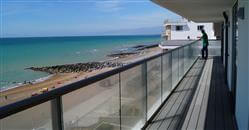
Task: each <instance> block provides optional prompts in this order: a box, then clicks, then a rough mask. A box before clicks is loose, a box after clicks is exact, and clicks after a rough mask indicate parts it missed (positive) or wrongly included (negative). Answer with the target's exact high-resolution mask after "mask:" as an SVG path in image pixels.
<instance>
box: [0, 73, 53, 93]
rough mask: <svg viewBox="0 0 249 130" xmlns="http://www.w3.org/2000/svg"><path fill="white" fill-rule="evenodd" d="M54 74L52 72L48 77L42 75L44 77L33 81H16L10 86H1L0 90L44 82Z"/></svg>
mask: <svg viewBox="0 0 249 130" xmlns="http://www.w3.org/2000/svg"><path fill="white" fill-rule="evenodd" d="M52 76H54V75H53V74H51V75H48V76H46V77H42V78H39V79H35V80H31V81H24V82H22V83H15V84H12V85H9V86H3V87H1V88H0V92H4V91H7V90H10V89H14V88H18V87H21V86H23V85H28V84H36V83H40V82H43V81H45V80H48V79H50V78H51V77H52Z"/></svg>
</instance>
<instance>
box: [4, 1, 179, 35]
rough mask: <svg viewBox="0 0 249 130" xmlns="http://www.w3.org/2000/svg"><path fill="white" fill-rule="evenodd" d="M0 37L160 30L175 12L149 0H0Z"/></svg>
mask: <svg viewBox="0 0 249 130" xmlns="http://www.w3.org/2000/svg"><path fill="white" fill-rule="evenodd" d="M1 12H2V13H1V18H2V33H1V37H32V36H73V35H77V36H78V35H129V34H130V35H132V34H134V35H135V34H160V33H161V31H162V24H163V21H164V20H165V19H177V18H179V16H177V15H176V14H173V13H172V12H170V11H168V10H166V9H164V8H161V7H159V6H158V5H156V4H154V3H152V2H151V1H149V0H54V1H53V0H3V2H2V9H1Z"/></svg>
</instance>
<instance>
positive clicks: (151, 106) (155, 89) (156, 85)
mask: <svg viewBox="0 0 249 130" xmlns="http://www.w3.org/2000/svg"><path fill="white" fill-rule="evenodd" d="M147 85H148V87H147V96H148V98H147V100H148V103H147V105H148V115H147V117H148V119H149V118H150V117H151V116H152V114H153V113H154V112H155V111H156V110H157V108H158V107H159V106H160V104H161V57H159V58H156V59H153V60H151V61H149V62H147Z"/></svg>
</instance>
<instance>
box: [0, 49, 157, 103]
mask: <svg viewBox="0 0 249 130" xmlns="http://www.w3.org/2000/svg"><path fill="white" fill-rule="evenodd" d="M160 52H161V49H160V48H159V47H152V48H147V49H144V50H142V51H140V52H139V53H136V54H129V55H122V56H120V57H118V58H117V57H115V58H109V61H111V62H114V63H124V64H129V63H132V62H134V61H137V60H141V59H143V58H146V57H148V56H151V55H154V54H156V53H160ZM110 59H112V60H110ZM113 68H115V67H107V68H101V69H96V70H93V71H91V72H77V73H76V72H75V73H57V74H53V75H52V76H51V77H50V78H49V79H47V80H45V81H41V82H38V83H26V84H25V85H22V86H19V87H16V88H12V89H9V90H6V91H3V92H1V94H0V95H1V96H0V106H3V105H6V104H10V103H13V102H16V101H20V100H22V99H25V98H28V97H31V96H32V95H35V94H41V93H42V92H41V91H42V90H44V89H45V90H46V89H47V90H48V91H50V90H52V89H56V88H59V87H62V86H65V85H67V84H70V83H72V82H76V81H79V80H82V79H85V78H88V77H91V76H94V75H97V74H99V73H103V72H106V71H109V70H111V69H113Z"/></svg>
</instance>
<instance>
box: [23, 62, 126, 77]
mask: <svg viewBox="0 0 249 130" xmlns="http://www.w3.org/2000/svg"><path fill="white" fill-rule="evenodd" d="M122 65H123V64H122V63H113V62H87V63H76V64H65V65H56V66H45V67H30V68H26V69H30V70H33V71H41V72H46V73H49V74H56V73H73V72H91V71H93V70H98V69H103V68H114V67H119V66H122Z"/></svg>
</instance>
